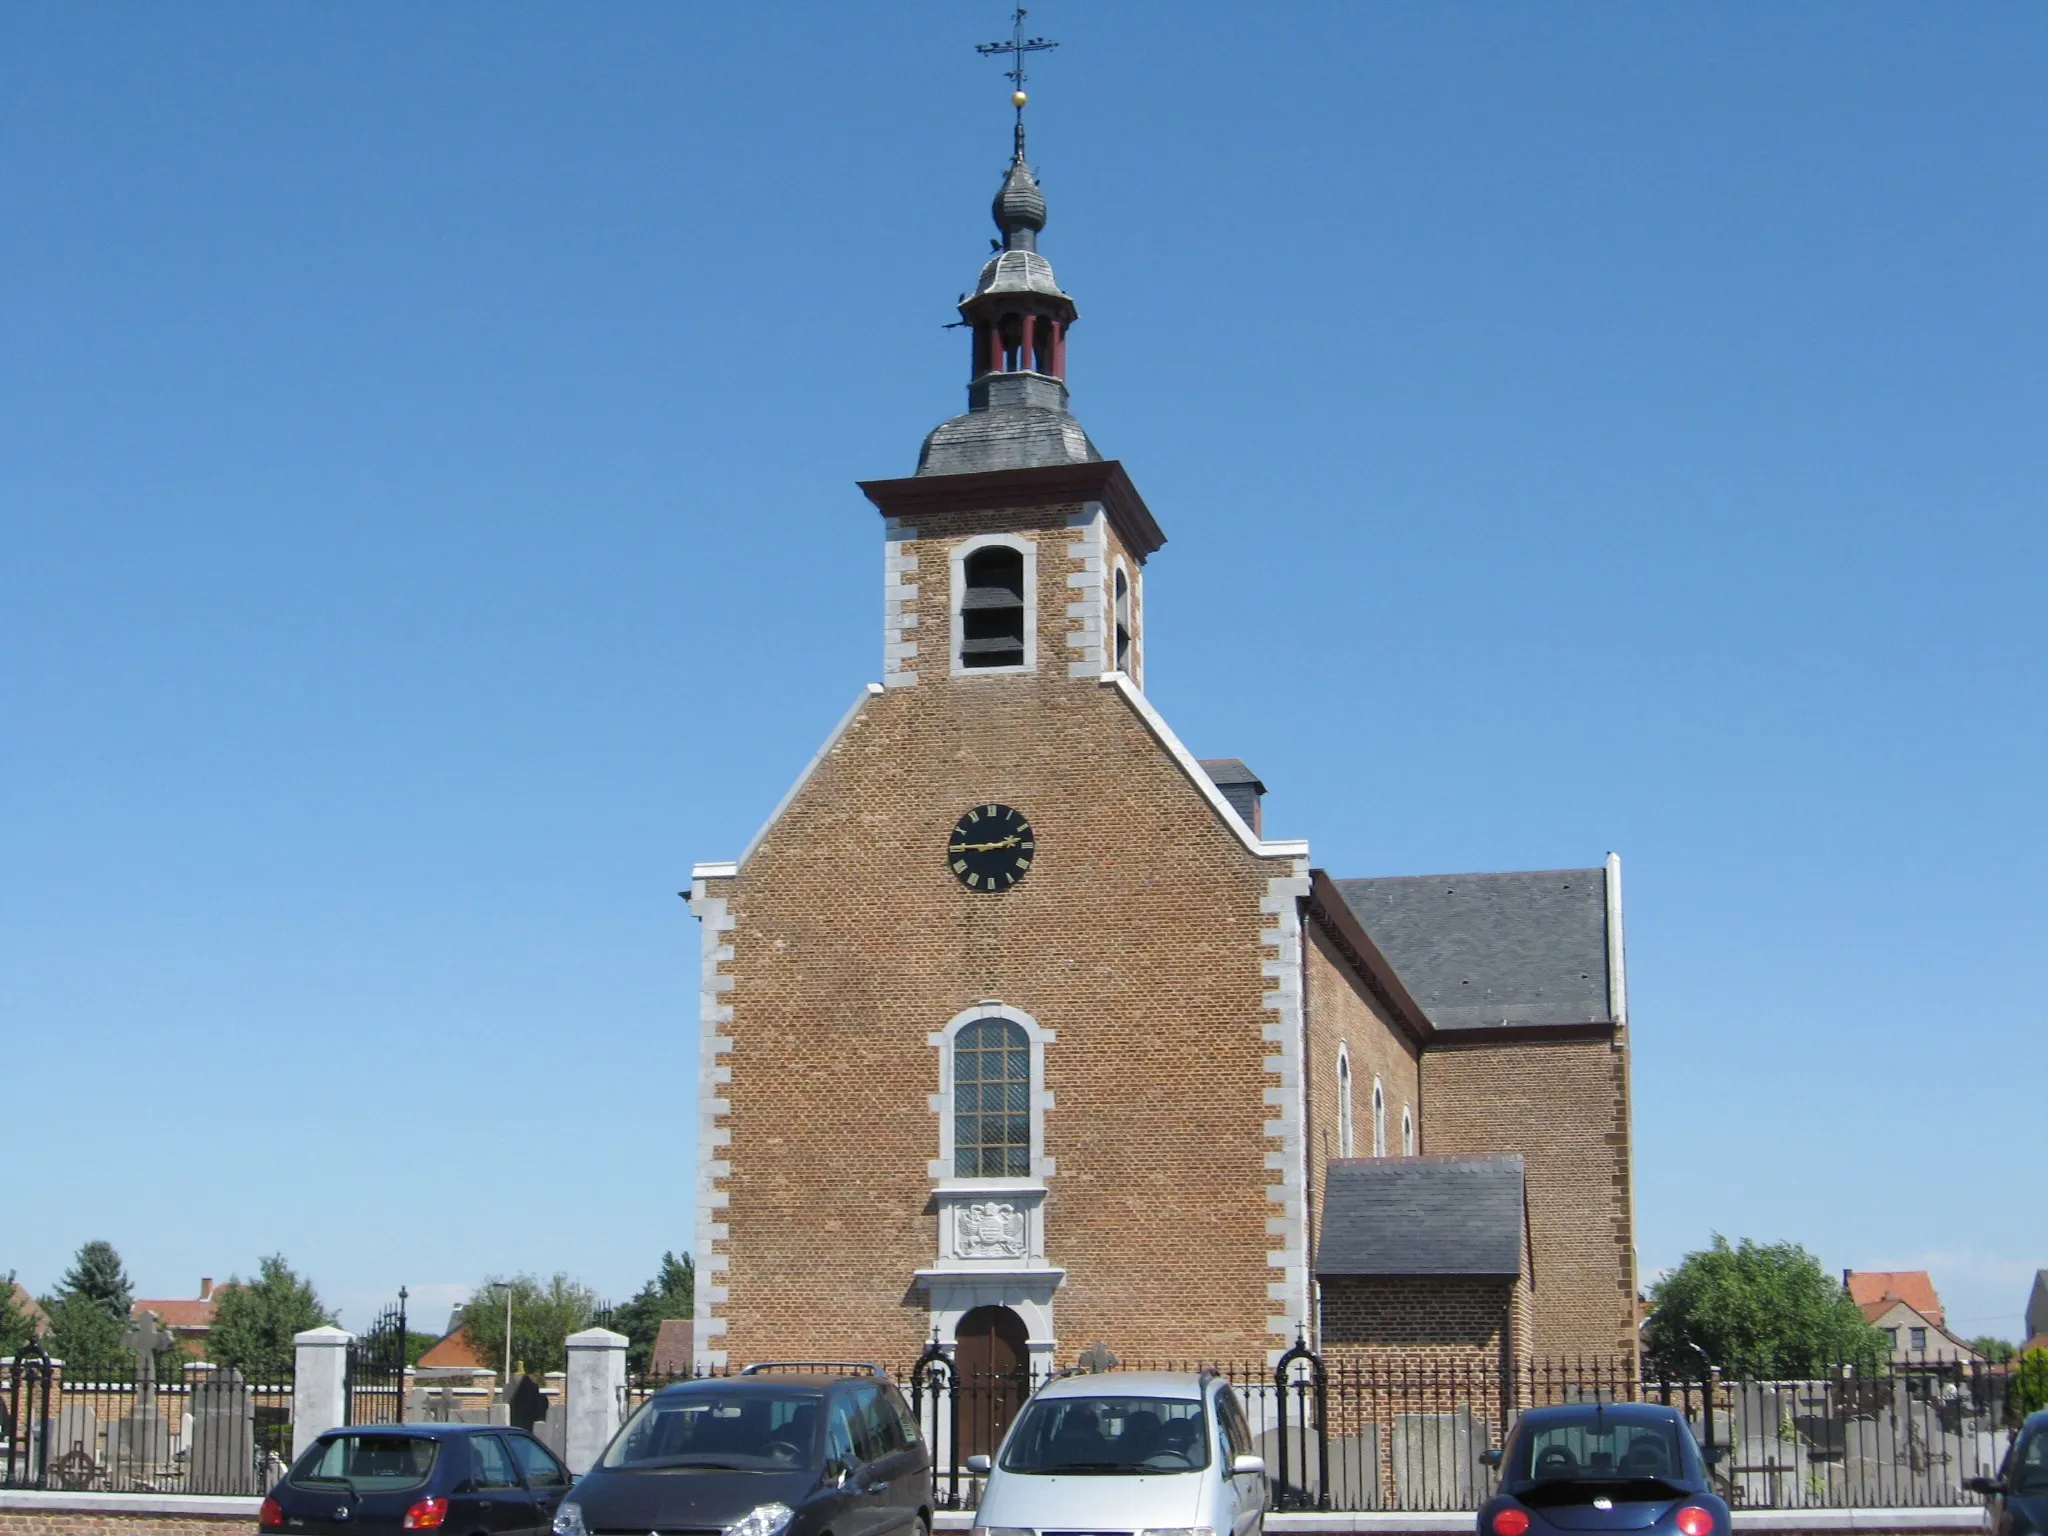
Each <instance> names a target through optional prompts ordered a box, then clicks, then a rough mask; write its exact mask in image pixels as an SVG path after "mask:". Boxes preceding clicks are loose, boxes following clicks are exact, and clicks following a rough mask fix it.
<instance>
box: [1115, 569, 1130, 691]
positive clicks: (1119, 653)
mask: <svg viewBox="0 0 2048 1536" xmlns="http://www.w3.org/2000/svg"><path fill="white" fill-rule="evenodd" d="M1115 606H1116V670H1117V671H1119V672H1128V671H1130V670H1131V579H1130V577H1128V576H1126V575H1125V574H1124V573H1123V572H1122V571H1121V570H1119V571H1118V572H1117V573H1116V605H1115Z"/></svg>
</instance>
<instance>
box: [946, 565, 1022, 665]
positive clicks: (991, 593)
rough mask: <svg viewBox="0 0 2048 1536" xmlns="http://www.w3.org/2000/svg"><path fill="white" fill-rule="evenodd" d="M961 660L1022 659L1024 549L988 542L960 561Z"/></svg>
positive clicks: (993, 662) (1008, 662) (1004, 661)
mask: <svg viewBox="0 0 2048 1536" xmlns="http://www.w3.org/2000/svg"><path fill="white" fill-rule="evenodd" d="M961 574H962V576H963V577H964V578H965V579H964V580H963V581H962V583H961V586H962V588H963V590H962V592H961V594H960V665H961V666H963V667H1021V666H1023V665H1024V555H1023V552H1022V551H1021V550H1016V549H1012V548H1010V547H1009V546H1008V545H1007V544H990V545H987V546H985V547H984V548H981V549H977V550H976V551H974V553H973V554H971V555H969V556H968V557H967V559H966V561H965V562H964V563H963V565H962V570H961Z"/></svg>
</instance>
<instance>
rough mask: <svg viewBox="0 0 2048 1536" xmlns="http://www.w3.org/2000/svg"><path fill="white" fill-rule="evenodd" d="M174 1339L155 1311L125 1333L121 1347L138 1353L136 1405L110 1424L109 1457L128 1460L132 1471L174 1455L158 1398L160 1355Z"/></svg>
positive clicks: (146, 1467)
mask: <svg viewBox="0 0 2048 1536" xmlns="http://www.w3.org/2000/svg"><path fill="white" fill-rule="evenodd" d="M174 1342H176V1340H175V1337H174V1336H173V1335H172V1334H171V1333H169V1332H168V1331H167V1330H166V1329H165V1328H164V1326H163V1325H162V1324H161V1323H159V1322H158V1321H157V1319H156V1314H155V1313H153V1312H145V1313H143V1314H142V1316H140V1317H138V1318H136V1319H135V1320H134V1321H133V1322H131V1323H130V1324H129V1325H128V1327H127V1329H126V1330H125V1331H124V1332H123V1333H122V1334H121V1347H122V1348H123V1349H127V1350H132V1351H134V1353H135V1406H134V1407H133V1408H132V1409H130V1410H129V1411H128V1412H127V1413H126V1414H125V1415H124V1416H122V1417H121V1418H119V1419H117V1420H116V1421H115V1422H114V1423H112V1424H110V1425H108V1426H107V1460H108V1462H110V1463H113V1462H119V1463H122V1464H124V1465H125V1467H126V1469H127V1470H128V1471H129V1472H130V1473H131V1474H132V1473H135V1472H139V1471H143V1470H145V1469H151V1468H156V1467H162V1466H165V1465H166V1464H168V1463H169V1461H170V1459H171V1426H170V1425H169V1424H168V1423H167V1422H166V1421H165V1419H164V1415H163V1409H162V1408H161V1406H159V1404H158V1403H157V1400H156V1357H157V1354H158V1353H159V1352H160V1351H162V1350H166V1349H169V1348H170V1347H171V1345H172V1344H173V1343H174Z"/></svg>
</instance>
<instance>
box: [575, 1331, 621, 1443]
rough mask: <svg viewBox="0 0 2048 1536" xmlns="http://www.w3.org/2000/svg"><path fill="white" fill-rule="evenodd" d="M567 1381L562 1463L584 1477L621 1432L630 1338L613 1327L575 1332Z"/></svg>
mask: <svg viewBox="0 0 2048 1536" xmlns="http://www.w3.org/2000/svg"><path fill="white" fill-rule="evenodd" d="M567 1342H568V1345H569V1381H568V1387H567V1390H566V1391H565V1392H564V1394H563V1395H564V1397H565V1398H566V1399H567V1404H566V1409H565V1411H566V1412H567V1413H568V1415H569V1429H568V1433H567V1434H566V1435H565V1436H564V1437H563V1440H562V1459H563V1460H564V1461H566V1462H568V1463H569V1471H570V1473H571V1474H572V1475H574V1476H576V1477H581V1476H582V1475H583V1474H584V1473H585V1472H588V1471H589V1470H590V1467H591V1464H592V1463H593V1462H595V1461H596V1460H597V1458H598V1453H599V1452H601V1451H602V1450H603V1449H604V1448H605V1446H606V1445H607V1444H608V1443H609V1442H610V1440H611V1438H612V1436H613V1435H615V1434H617V1433H618V1430H619V1405H620V1404H621V1403H623V1402H624V1401H625V1400H626V1336H625V1335H624V1334H623V1333H613V1332H612V1331H611V1329H609V1328H586V1329H584V1330H583V1331H582V1332H581V1333H572V1334H570V1335H569V1338H568V1341H567Z"/></svg>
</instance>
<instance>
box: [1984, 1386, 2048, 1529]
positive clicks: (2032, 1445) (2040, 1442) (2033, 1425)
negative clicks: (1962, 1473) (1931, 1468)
mask: <svg viewBox="0 0 2048 1536" xmlns="http://www.w3.org/2000/svg"><path fill="white" fill-rule="evenodd" d="M1965 1486H1966V1487H1967V1488H1969V1490H1970V1491H1971V1492H1972V1493H1988V1494H1989V1495H1991V1536H2037V1533H2042V1532H2048V1409H2043V1410H2042V1411H2041V1412H2039V1413H2030V1414H2028V1415H2027V1417H2026V1421H2025V1422H2024V1423H2023V1424H2021V1425H2020V1432H2019V1433H2018V1434H2017V1435H2015V1436H2014V1437H2013V1442H2012V1448H2011V1449H2010V1450H2008V1451H2007V1452H2006V1453H2005V1465H2004V1466H2002V1467H2001V1468H1999V1471H1998V1476H1996V1477H1973V1478H1971V1479H1970V1480H1969V1482H1968V1483H1967V1484H1965Z"/></svg>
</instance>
